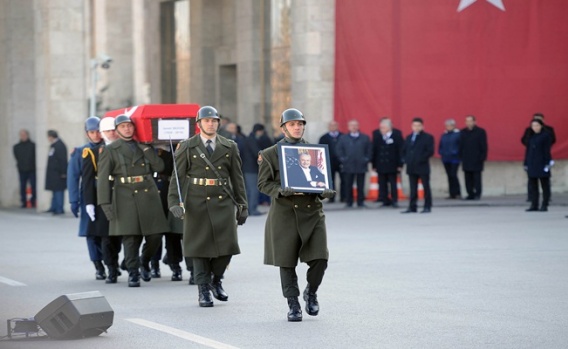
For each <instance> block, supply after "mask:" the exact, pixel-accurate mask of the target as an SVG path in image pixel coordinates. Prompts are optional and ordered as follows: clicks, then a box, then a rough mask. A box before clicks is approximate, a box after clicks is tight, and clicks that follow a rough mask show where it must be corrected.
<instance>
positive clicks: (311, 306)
mask: <svg viewBox="0 0 568 349" xmlns="http://www.w3.org/2000/svg"><path fill="white" fill-rule="evenodd" d="M304 300H305V301H306V312H307V313H308V315H311V316H317V315H318V313H319V309H320V307H319V303H318V296H317V294H316V293H315V292H312V291H310V284H308V286H306V289H305V290H304Z"/></svg>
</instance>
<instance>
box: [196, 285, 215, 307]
mask: <svg viewBox="0 0 568 349" xmlns="http://www.w3.org/2000/svg"><path fill="white" fill-rule="evenodd" d="M198 290H199V306H200V307H203V308H209V307H212V306H213V299H212V298H211V292H210V291H209V285H207V284H205V285H199V288H198Z"/></svg>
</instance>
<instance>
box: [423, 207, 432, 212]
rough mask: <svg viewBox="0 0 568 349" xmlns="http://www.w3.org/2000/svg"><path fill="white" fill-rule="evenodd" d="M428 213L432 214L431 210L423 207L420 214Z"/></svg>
mask: <svg viewBox="0 0 568 349" xmlns="http://www.w3.org/2000/svg"><path fill="white" fill-rule="evenodd" d="M430 212H432V209H431V208H430V207H424V209H423V210H422V212H420V213H430Z"/></svg>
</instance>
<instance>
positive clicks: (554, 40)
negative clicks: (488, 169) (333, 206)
mask: <svg viewBox="0 0 568 349" xmlns="http://www.w3.org/2000/svg"><path fill="white" fill-rule="evenodd" d="M458 9H459V11H458ZM567 18H568V1H566V0H546V1H542V0H522V1H519V0H408V1H400V0H357V1H347V0H337V1H336V63H335V66H336V68H335V119H336V120H337V121H339V122H340V125H342V127H343V128H344V127H345V124H346V121H348V120H349V119H352V118H355V119H358V120H359V121H360V123H361V128H362V130H363V131H364V132H366V133H370V132H371V131H372V130H373V129H376V128H377V127H378V121H379V119H380V118H381V117H383V116H390V117H391V118H392V119H393V121H394V123H395V127H397V128H400V129H402V131H403V133H405V134H407V133H409V132H410V123H411V119H412V118H413V117H415V116H421V117H423V118H424V120H425V127H426V130H427V131H428V132H430V133H432V134H434V135H435V136H436V138H437V139H439V136H440V135H441V134H442V132H443V127H444V121H445V120H446V119H448V118H454V119H456V120H457V121H458V125H459V126H460V128H461V127H463V126H464V125H463V120H464V118H465V116H466V115H468V114H473V115H475V116H476V117H477V120H478V124H479V126H481V127H483V128H485V129H486V131H487V134H488V139H489V158H490V160H499V161H504V160H521V159H522V158H523V157H524V147H523V146H522V145H521V143H520V138H521V136H522V134H523V131H524V129H525V128H526V127H527V126H528V125H529V122H530V119H531V118H532V114H533V113H535V112H542V113H544V115H545V122H546V123H547V124H549V125H551V126H553V127H554V128H555V130H556V134H557V140H558V141H557V143H556V144H555V146H554V147H553V157H554V158H555V159H561V158H564V159H566V158H568V118H567V117H568V115H566V114H567V113H568V20H567Z"/></svg>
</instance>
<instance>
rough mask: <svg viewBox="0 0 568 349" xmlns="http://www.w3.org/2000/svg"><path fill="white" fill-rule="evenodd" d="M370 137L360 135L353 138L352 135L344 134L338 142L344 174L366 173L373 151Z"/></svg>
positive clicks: (338, 151) (338, 153)
mask: <svg viewBox="0 0 568 349" xmlns="http://www.w3.org/2000/svg"><path fill="white" fill-rule="evenodd" d="M371 148H372V144H371V139H370V138H369V136H367V135H365V134H362V133H359V137H357V138H353V137H351V135H350V134H344V135H342V136H341V137H340V138H339V141H338V142H337V155H338V156H339V160H340V161H341V165H342V166H343V168H342V170H341V171H342V172H343V173H365V172H367V164H368V163H369V161H371V151H372V149H371Z"/></svg>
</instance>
